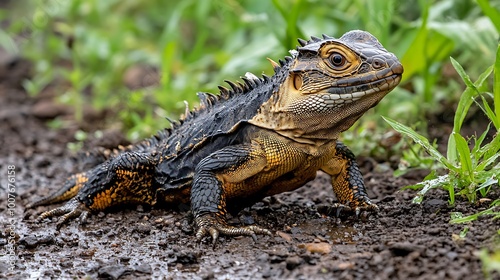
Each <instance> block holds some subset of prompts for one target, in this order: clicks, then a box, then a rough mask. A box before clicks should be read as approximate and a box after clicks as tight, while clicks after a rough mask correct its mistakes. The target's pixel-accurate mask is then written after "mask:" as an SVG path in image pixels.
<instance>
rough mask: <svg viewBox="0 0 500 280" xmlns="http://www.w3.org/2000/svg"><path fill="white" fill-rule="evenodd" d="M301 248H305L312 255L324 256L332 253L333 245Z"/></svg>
mask: <svg viewBox="0 0 500 280" xmlns="http://www.w3.org/2000/svg"><path fill="white" fill-rule="evenodd" d="M299 248H305V249H306V250H307V251H308V252H310V253H319V254H323V255H324V254H328V253H330V252H331V251H332V245H330V244H328V243H326V242H319V243H306V244H301V245H299Z"/></svg>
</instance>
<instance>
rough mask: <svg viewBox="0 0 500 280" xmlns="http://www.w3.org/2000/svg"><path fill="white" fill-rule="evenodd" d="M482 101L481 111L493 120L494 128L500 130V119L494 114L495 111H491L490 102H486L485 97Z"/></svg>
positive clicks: (482, 97)
mask: <svg viewBox="0 0 500 280" xmlns="http://www.w3.org/2000/svg"><path fill="white" fill-rule="evenodd" d="M481 99H482V100H483V106H479V107H480V108H481V110H483V112H484V114H485V115H486V116H488V118H489V119H490V120H491V122H492V123H493V126H494V127H496V128H497V129H498V128H499V127H500V119H499V118H498V116H497V115H496V114H495V112H493V110H492V109H491V107H490V105H489V104H488V101H487V100H486V98H484V96H482V95H481ZM495 106H496V104H495ZM494 109H496V108H494Z"/></svg>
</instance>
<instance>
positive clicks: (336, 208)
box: [318, 201, 379, 218]
mask: <svg viewBox="0 0 500 280" xmlns="http://www.w3.org/2000/svg"><path fill="white" fill-rule="evenodd" d="M349 204H350V205H349ZM349 204H342V203H334V204H333V205H330V206H326V207H324V208H323V209H320V208H318V211H319V212H321V213H323V214H326V215H329V216H331V215H332V214H333V213H335V217H337V218H338V217H340V215H341V214H343V213H349V214H351V213H353V214H354V215H355V216H356V218H359V216H360V214H361V213H365V212H366V213H374V212H378V210H379V208H378V206H377V205H376V204H374V203H372V202H370V201H366V202H365V201H364V202H362V203H359V204H354V203H349ZM353 204H354V205H353ZM351 205H352V206H351Z"/></svg>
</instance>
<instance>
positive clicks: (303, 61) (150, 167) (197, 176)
mask: <svg viewBox="0 0 500 280" xmlns="http://www.w3.org/2000/svg"><path fill="white" fill-rule="evenodd" d="M298 42H299V44H300V45H299V46H297V47H296V48H295V49H294V50H291V51H290V56H286V57H285V58H284V59H280V60H279V62H275V61H273V60H271V59H268V60H269V61H270V62H271V64H272V66H273V69H274V74H273V75H272V76H267V75H264V74H263V75H262V76H261V77H257V76H255V75H253V74H251V73H247V74H246V75H245V76H244V77H241V81H239V82H236V83H234V82H231V81H225V82H226V83H227V84H228V85H229V88H227V87H223V86H219V90H220V92H219V94H218V95H214V94H210V93H198V96H199V98H200V105H199V106H198V107H196V108H195V109H193V110H191V111H190V110H189V109H187V108H186V112H185V113H184V114H183V115H182V116H181V118H180V120H179V121H175V122H173V123H172V125H171V127H170V128H165V129H163V130H160V131H159V132H158V133H157V134H155V135H154V136H152V137H150V138H147V139H145V140H143V141H140V142H138V143H136V144H134V145H129V146H127V147H119V148H117V149H113V150H105V151H103V152H102V154H101V155H102V160H101V162H100V163H98V164H97V165H96V166H95V167H93V168H91V169H90V170H87V171H83V172H80V173H76V174H74V175H72V176H70V177H69V178H68V179H67V180H66V181H65V183H64V184H63V186H62V187H61V188H60V189H59V190H57V191H56V192H54V193H52V194H51V195H48V196H46V197H43V198H41V199H39V200H37V201H35V202H33V203H31V204H29V205H27V208H34V207H37V206H41V205H49V204H54V203H60V202H63V201H66V200H68V201H66V203H65V204H63V205H62V206H59V207H57V208H55V209H52V210H48V211H45V212H43V213H41V214H40V215H39V216H38V218H37V219H36V221H38V222H41V221H43V220H44V219H46V218H51V217H56V216H62V217H61V218H60V220H59V222H58V224H57V225H58V228H59V227H60V226H61V225H62V224H64V223H66V222H68V221H69V220H70V219H73V218H77V217H80V222H84V221H85V219H86V218H87V216H88V215H89V213H92V212H94V213H95V212H98V211H103V210H106V209H108V208H110V207H112V206H116V205H128V204H145V205H156V204H157V203H160V202H161V203H166V204H176V203H177V204H178V203H186V204H189V205H190V209H191V211H192V214H193V216H194V223H195V225H196V228H197V230H196V239H197V240H199V241H201V240H202V239H203V238H205V237H208V238H211V239H212V241H213V243H214V244H215V242H216V240H217V239H218V237H219V235H221V234H222V235H226V236H240V235H243V236H251V237H252V238H254V239H256V235H257V234H261V235H264V234H267V235H272V233H271V232H270V231H269V230H268V229H266V228H264V227H261V226H258V225H246V226H235V225H229V224H228V223H227V220H226V219H227V218H226V215H227V213H228V209H232V208H238V207H241V206H242V205H251V204H252V203H253V202H256V201H259V200H261V199H262V198H264V197H267V196H272V195H275V194H278V193H283V192H288V191H293V190H295V189H297V188H299V187H301V186H303V185H304V184H305V183H306V182H308V181H311V180H313V179H314V178H315V176H316V173H317V171H319V170H322V171H324V172H325V173H327V174H328V175H330V176H331V184H332V189H333V192H334V193H335V195H336V197H337V200H338V203H336V204H334V205H332V207H334V208H333V209H338V211H346V212H349V213H353V214H356V215H359V214H360V212H361V211H367V212H371V211H377V210H378V206H377V205H376V204H375V203H373V202H372V201H371V200H370V198H369V197H368V196H367V193H366V188H365V184H364V182H363V177H362V174H361V172H360V170H359V167H358V165H357V163H356V159H355V156H354V154H353V153H352V152H351V151H350V150H349V149H348V148H347V147H346V146H345V145H344V144H343V143H342V142H341V141H339V140H338V139H339V135H340V133H341V132H343V131H345V130H347V129H348V128H350V127H351V126H352V125H353V124H354V123H355V122H356V121H357V120H358V119H359V118H360V117H361V116H362V115H363V114H364V113H365V112H366V111H367V110H369V109H370V108H372V107H374V106H375V105H377V104H378V103H379V101H380V100H381V99H382V98H383V97H384V96H386V95H387V93H389V92H390V91H391V90H392V89H394V88H395V87H396V86H397V85H398V84H399V82H400V80H401V77H402V74H403V66H402V64H401V63H400V62H399V60H398V59H397V57H396V56H395V55H394V54H392V53H390V52H388V51H387V50H386V49H385V48H384V47H383V46H382V45H381V44H380V42H379V41H378V40H377V39H376V38H375V37H374V36H373V35H371V34H370V33H368V32H366V31H361V30H354V31H349V32H347V33H345V34H344V35H342V36H341V37H340V38H338V39H337V38H334V37H330V36H327V35H323V36H322V38H320V37H314V36H313V37H311V39H309V40H303V39H298Z"/></svg>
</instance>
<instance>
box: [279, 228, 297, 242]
mask: <svg viewBox="0 0 500 280" xmlns="http://www.w3.org/2000/svg"><path fill="white" fill-rule="evenodd" d="M277 234H278V235H279V237H281V238H283V239H285V241H286V242H288V243H291V242H292V240H293V238H292V236H291V235H290V234H288V233H284V232H282V231H278V232H277Z"/></svg>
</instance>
